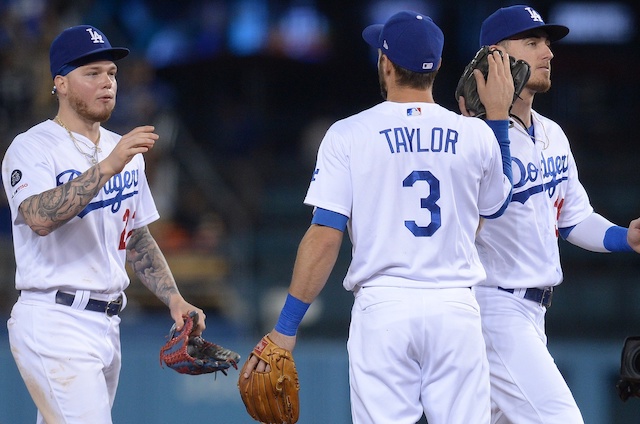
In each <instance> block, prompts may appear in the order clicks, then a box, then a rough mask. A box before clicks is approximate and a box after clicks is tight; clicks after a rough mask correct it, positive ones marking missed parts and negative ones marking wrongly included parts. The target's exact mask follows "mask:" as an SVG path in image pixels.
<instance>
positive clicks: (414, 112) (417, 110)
mask: <svg viewBox="0 0 640 424" xmlns="http://www.w3.org/2000/svg"><path fill="white" fill-rule="evenodd" d="M420 115H422V109H420V108H419V107H411V108H409V109H407V116H420Z"/></svg>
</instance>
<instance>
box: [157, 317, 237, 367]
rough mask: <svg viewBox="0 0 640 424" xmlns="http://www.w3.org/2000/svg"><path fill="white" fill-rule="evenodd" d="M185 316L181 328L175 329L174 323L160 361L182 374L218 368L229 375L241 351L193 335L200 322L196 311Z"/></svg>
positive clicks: (161, 352)
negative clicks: (237, 351)
mask: <svg viewBox="0 0 640 424" xmlns="http://www.w3.org/2000/svg"><path fill="white" fill-rule="evenodd" d="M184 319H185V323H184V327H182V330H180V331H176V325H175V324H173V326H172V327H171V330H170V332H169V336H168V338H169V340H168V341H167V342H166V343H165V344H164V346H162V348H161V349H160V365H163V363H164V364H166V365H167V366H168V367H169V368H172V369H174V370H176V371H177V372H179V373H181V374H191V375H199V374H207V373H212V372H214V373H215V372H218V371H221V372H222V373H223V374H224V375H227V369H228V368H229V367H234V368H235V369H238V365H237V363H238V360H239V359H240V355H238V354H237V353H236V352H233V351H231V350H229V349H225V348H223V347H222V346H218V345H217V344H214V343H211V342H208V341H206V340H205V339H203V338H202V337H201V336H192V335H191V332H192V331H193V329H194V328H195V327H196V324H197V323H198V313H197V312H195V311H192V312H190V313H189V316H187V315H184Z"/></svg>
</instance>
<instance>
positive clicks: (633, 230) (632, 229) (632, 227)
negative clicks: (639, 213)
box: [627, 218, 640, 253]
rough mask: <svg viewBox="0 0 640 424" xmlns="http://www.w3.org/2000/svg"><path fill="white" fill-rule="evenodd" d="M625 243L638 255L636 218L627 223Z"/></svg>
mask: <svg viewBox="0 0 640 424" xmlns="http://www.w3.org/2000/svg"><path fill="white" fill-rule="evenodd" d="M627 243H629V246H631V248H632V249H633V250H635V251H636V252H638V253H640V218H636V219H634V220H633V221H631V222H630V223H629V231H627Z"/></svg>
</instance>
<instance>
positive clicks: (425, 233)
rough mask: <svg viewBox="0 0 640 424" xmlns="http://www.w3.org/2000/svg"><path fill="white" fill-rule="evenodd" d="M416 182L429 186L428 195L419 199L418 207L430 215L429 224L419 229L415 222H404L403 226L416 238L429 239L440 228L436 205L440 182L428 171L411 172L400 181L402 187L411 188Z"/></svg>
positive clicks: (438, 207) (438, 208) (438, 209)
mask: <svg viewBox="0 0 640 424" xmlns="http://www.w3.org/2000/svg"><path fill="white" fill-rule="evenodd" d="M416 181H426V182H427V184H429V195H428V196H427V197H421V198H420V207H421V208H423V209H426V210H428V211H429V213H430V214H431V223H430V224H429V225H427V226H426V227H421V226H420V225H418V224H416V222H415V221H404V226H405V227H407V228H408V229H409V231H411V232H412V233H413V235H414V236H416V237H431V236H432V235H433V233H435V232H436V231H437V230H438V228H440V226H441V225H442V224H441V221H440V206H438V205H437V204H436V202H437V201H438V199H439V198H440V181H439V180H438V179H437V178H436V177H434V176H433V174H432V173H431V172H429V171H413V172H412V173H411V174H409V176H408V177H407V178H405V179H404V181H402V186H403V187H413V185H414V184H415V183H416Z"/></svg>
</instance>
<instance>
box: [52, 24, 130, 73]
mask: <svg viewBox="0 0 640 424" xmlns="http://www.w3.org/2000/svg"><path fill="white" fill-rule="evenodd" d="M128 54H129V49H127V48H124V47H111V43H109V40H108V39H107V36H106V35H104V34H103V33H102V31H100V30H99V29H98V28H96V27H93V26H91V25H78V26H74V27H71V28H67V29H65V30H64V31H62V32H61V33H60V34H59V35H58V36H57V37H56V38H55V39H54V40H53V42H52V43H51V48H50V49H49V66H50V68H51V77H52V78H55V77H56V75H62V76H64V75H67V74H68V73H69V72H71V71H73V70H74V69H75V68H77V67H78V66H82V65H86V64H87V63H90V62H96V61H99V60H111V61H116V60H119V59H122V58H123V57H125V56H127V55H128Z"/></svg>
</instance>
